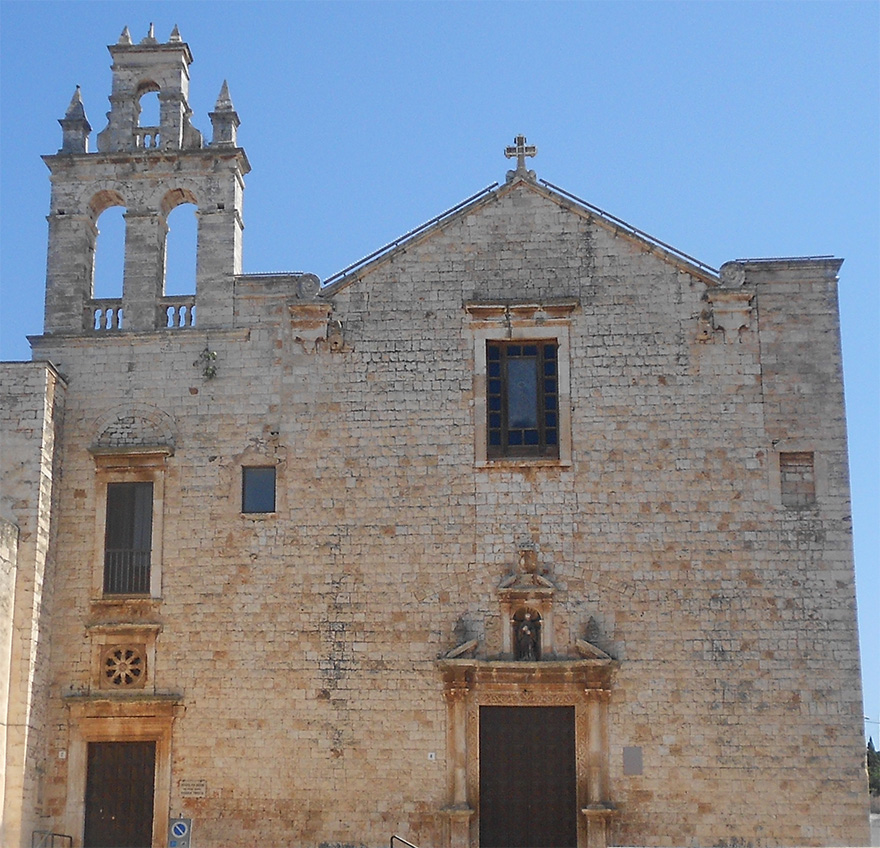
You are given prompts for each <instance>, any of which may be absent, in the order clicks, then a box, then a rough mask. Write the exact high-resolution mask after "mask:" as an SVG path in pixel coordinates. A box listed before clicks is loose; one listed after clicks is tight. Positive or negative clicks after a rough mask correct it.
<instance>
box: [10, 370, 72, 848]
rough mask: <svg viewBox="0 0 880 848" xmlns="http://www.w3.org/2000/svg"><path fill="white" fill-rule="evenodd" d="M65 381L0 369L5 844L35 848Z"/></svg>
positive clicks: (46, 372) (39, 373)
mask: <svg viewBox="0 0 880 848" xmlns="http://www.w3.org/2000/svg"><path fill="white" fill-rule="evenodd" d="M63 401H64V382H63V380H62V379H61V378H60V377H59V375H58V373H57V372H56V371H55V369H54V368H52V366H51V365H48V364H47V363H44V362H33V363H28V362H15V363H2V364H0V569H2V570H0V762H2V764H3V769H2V772H3V780H2V781H0V801H2V807H0V809H2V812H3V816H2V818H3V823H2V830H0V842H2V844H4V845H18V844H28V845H30V838H31V831H32V830H34V829H37V828H39V827H40V826H41V822H44V819H42V818H41V816H42V813H43V809H42V788H43V783H44V775H45V771H46V763H45V745H46V734H47V724H46V722H47V705H48V692H47V681H48V675H49V672H50V665H49V644H50V638H51V637H50V627H51V600H52V571H53V563H52V560H51V556H50V546H51V543H52V535H53V532H54V524H53V520H54V516H55V515H56V514H57V506H58V504H57V501H56V500H55V497H56V483H57V477H58V455H57V449H58V443H57V439H56V437H57V435H58V431H59V429H60V427H61V425H62V418H63V414H62V413H63Z"/></svg>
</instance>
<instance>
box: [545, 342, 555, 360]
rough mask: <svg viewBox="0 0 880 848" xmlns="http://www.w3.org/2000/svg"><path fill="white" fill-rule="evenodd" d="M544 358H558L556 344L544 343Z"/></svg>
mask: <svg viewBox="0 0 880 848" xmlns="http://www.w3.org/2000/svg"><path fill="white" fill-rule="evenodd" d="M544 359H556V345H552V344H548V345H544Z"/></svg>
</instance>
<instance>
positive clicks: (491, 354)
mask: <svg viewBox="0 0 880 848" xmlns="http://www.w3.org/2000/svg"><path fill="white" fill-rule="evenodd" d="M486 356H487V357H488V358H489V359H499V360H500V359H501V348H500V347H498V345H489V346H488V348H487V349H486Z"/></svg>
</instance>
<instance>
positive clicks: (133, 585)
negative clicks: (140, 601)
mask: <svg viewBox="0 0 880 848" xmlns="http://www.w3.org/2000/svg"><path fill="white" fill-rule="evenodd" d="M149 593H150V552H149V551H135V550H129V549H120V548H108V549H107V550H106V551H105V552H104V594H105V595H148V594H149Z"/></svg>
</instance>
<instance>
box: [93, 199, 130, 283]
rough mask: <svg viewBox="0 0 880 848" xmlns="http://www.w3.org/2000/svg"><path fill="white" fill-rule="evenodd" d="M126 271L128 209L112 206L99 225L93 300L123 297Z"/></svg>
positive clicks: (103, 213)
mask: <svg viewBox="0 0 880 848" xmlns="http://www.w3.org/2000/svg"><path fill="white" fill-rule="evenodd" d="M124 270H125V207H123V206H118V205H114V206H110V207H108V208H107V209H105V210H104V211H103V212H102V213H101V215H100V217H99V218H98V221H97V232H96V239H95V261H94V275H93V277H92V299H93V300H103V299H106V298H121V297H122V276H123V272H124Z"/></svg>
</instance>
